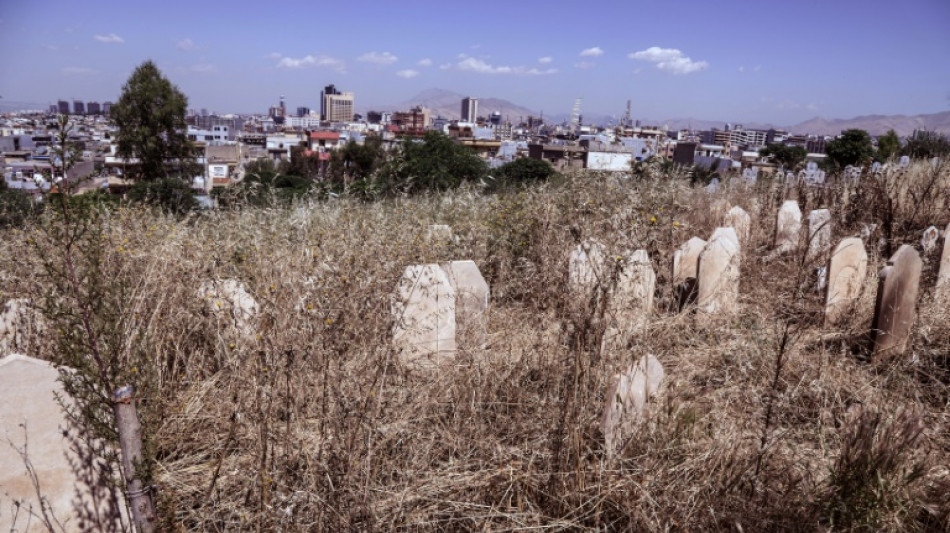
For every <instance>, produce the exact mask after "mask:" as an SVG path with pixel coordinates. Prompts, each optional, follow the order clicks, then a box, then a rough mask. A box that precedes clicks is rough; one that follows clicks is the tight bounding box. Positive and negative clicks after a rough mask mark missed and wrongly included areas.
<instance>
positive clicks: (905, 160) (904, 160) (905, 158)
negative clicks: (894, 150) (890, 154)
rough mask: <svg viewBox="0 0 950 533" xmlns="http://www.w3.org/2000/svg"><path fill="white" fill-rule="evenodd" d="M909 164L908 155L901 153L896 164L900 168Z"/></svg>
mask: <svg viewBox="0 0 950 533" xmlns="http://www.w3.org/2000/svg"><path fill="white" fill-rule="evenodd" d="M908 165H910V157H908V156H906V155H902V156H901V158H900V160H899V161H898V162H897V166H898V167H900V168H907V166H908Z"/></svg>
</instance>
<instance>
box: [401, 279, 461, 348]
mask: <svg viewBox="0 0 950 533" xmlns="http://www.w3.org/2000/svg"><path fill="white" fill-rule="evenodd" d="M455 302H456V293H455V289H454V288H452V284H451V283H450V282H449V277H448V275H447V274H446V273H445V271H444V270H442V268H441V267H439V265H435V264H429V265H413V266H409V267H406V270H405V271H404V272H403V275H402V279H400V280H399V286H398V288H397V290H396V295H395V298H394V299H393V302H392V314H393V319H394V321H395V322H394V324H393V346H394V347H395V348H396V350H397V352H398V354H399V357H400V359H401V360H402V362H403V363H405V364H418V365H422V366H425V365H427V364H431V363H438V362H440V361H441V360H442V359H445V358H449V357H451V356H452V355H454V353H455V348H456V345H455V308H456V307H455Z"/></svg>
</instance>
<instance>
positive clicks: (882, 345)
mask: <svg viewBox="0 0 950 533" xmlns="http://www.w3.org/2000/svg"><path fill="white" fill-rule="evenodd" d="M922 266H923V261H921V259H920V254H918V253H917V250H915V249H914V248H913V247H912V246H909V245H906V244H905V245H903V246H901V247H900V248H899V249H898V250H897V252H895V253H894V255H892V256H891V258H890V259H888V261H887V266H885V267H884V268H883V269H881V272H880V274H879V280H878V287H877V301H876V302H875V306H874V322H873V325H872V334H873V336H874V354H873V356H872V357H873V358H874V359H877V360H887V359H891V358H894V357H899V356H901V355H903V354H904V352H905V351H906V350H907V344H908V342H909V341H910V337H911V332H912V331H911V330H912V328H913V326H914V321H915V320H916V319H917V292H918V290H919V288H920V271H921V268H922Z"/></svg>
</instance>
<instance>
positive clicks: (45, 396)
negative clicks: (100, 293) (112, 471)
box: [0, 354, 117, 532]
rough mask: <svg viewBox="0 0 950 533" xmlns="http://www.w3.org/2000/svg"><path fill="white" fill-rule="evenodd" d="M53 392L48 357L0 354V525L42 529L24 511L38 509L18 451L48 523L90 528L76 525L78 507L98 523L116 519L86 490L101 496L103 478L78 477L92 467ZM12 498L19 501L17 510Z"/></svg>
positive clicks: (55, 379) (55, 377) (58, 388)
mask: <svg viewBox="0 0 950 533" xmlns="http://www.w3.org/2000/svg"><path fill="white" fill-rule="evenodd" d="M56 394H61V395H62V394H64V393H63V388H62V384H61V383H60V382H59V371H58V370H56V368H54V367H53V366H52V365H51V364H50V363H48V362H46V361H41V360H39V359H33V358H32V357H26V356H24V355H17V354H13V355H8V356H7V357H4V358H3V359H0V506H2V507H0V531H4V532H6V531H46V528H45V527H44V526H43V524H42V519H41V518H37V517H36V516H30V509H32V512H33V513H35V514H37V515H39V516H42V512H41V510H40V501H39V500H38V498H37V494H36V491H37V488H36V487H34V485H33V482H32V481H31V479H30V475H29V473H28V472H27V468H26V463H25V462H24V457H23V455H21V452H25V453H26V459H28V460H29V462H30V464H31V465H32V468H33V471H34V472H35V474H36V480H37V482H38V483H39V492H40V494H41V495H42V497H43V499H44V500H45V501H46V502H47V505H48V508H47V509H48V511H47V513H48V515H50V518H51V521H52V523H53V524H54V525H55V524H57V523H61V524H62V526H63V530H64V531H92V530H94V529H95V528H94V525H92V524H88V523H87V524H85V527H83V526H82V525H81V523H80V517H81V515H80V512H79V509H80V508H85V509H86V510H88V511H91V512H93V514H98V515H99V516H100V517H103V520H102V521H103V523H104V525H108V522H113V521H114V520H116V519H117V517H113V519H112V520H109V519H105V518H104V517H106V516H108V514H107V513H106V512H105V506H106V504H107V503H108V502H106V501H103V500H101V499H100V500H99V502H100V504H99V506H98V507H96V506H95V505H94V504H93V498H92V496H91V494H93V491H95V493H96V494H97V495H98V497H99V498H101V497H103V496H107V495H104V494H102V493H101V492H102V491H103V490H104V489H102V488H101V487H103V486H106V485H107V483H104V484H102V485H98V484H96V483H93V485H98V487H99V488H98V489H97V488H95V487H90V485H89V483H88V482H87V481H86V480H84V475H92V474H95V470H96V469H95V468H94V467H93V465H92V462H91V461H89V460H88V458H83V457H79V456H78V455H77V454H76V453H75V449H74V448H73V446H72V444H73V442H74V441H75V442H78V440H77V439H76V432H75V430H73V429H71V428H69V427H68V425H67V419H66V416H65V414H64V413H63V409H62V407H61V406H60V404H59V402H58V401H57V400H56V396H55V395H56ZM64 432H68V434H69V435H70V437H67V436H66V435H64ZM24 446H25V449H24ZM70 461H72V462H73V463H74V464H76V465H77V469H75V470H74V468H73V467H72V466H70ZM96 479H97V478H95V477H94V478H93V481H95V480H96ZM106 499H108V497H106ZM14 502H21V507H20V509H19V512H17V510H16V509H15V507H14ZM77 504H78V505H77ZM28 523H29V524H30V528H27V527H26V525H27V524H28ZM56 531H59V528H56Z"/></svg>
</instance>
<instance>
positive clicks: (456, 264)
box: [442, 261, 491, 343]
mask: <svg viewBox="0 0 950 533" xmlns="http://www.w3.org/2000/svg"><path fill="white" fill-rule="evenodd" d="M442 270H444V271H445V274H446V276H447V277H448V279H449V284H450V285H451V286H452V288H453V289H454V290H455V324H456V337H457V340H458V338H459V336H464V337H465V338H467V339H473V340H475V341H476V343H480V342H481V341H483V340H484V336H485V331H486V327H487V325H488V306H489V299H490V298H491V292H490V290H489V288H488V282H487V281H485V278H484V277H483V276H482V273H481V271H479V270H478V265H476V264H475V261H450V262H448V263H443V264H442ZM463 333H464V335H462V334H463Z"/></svg>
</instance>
